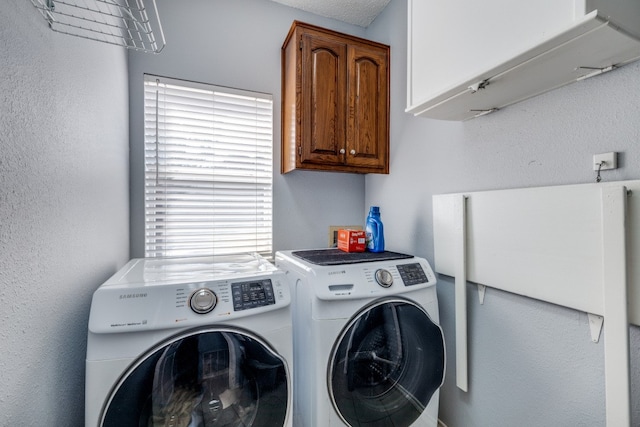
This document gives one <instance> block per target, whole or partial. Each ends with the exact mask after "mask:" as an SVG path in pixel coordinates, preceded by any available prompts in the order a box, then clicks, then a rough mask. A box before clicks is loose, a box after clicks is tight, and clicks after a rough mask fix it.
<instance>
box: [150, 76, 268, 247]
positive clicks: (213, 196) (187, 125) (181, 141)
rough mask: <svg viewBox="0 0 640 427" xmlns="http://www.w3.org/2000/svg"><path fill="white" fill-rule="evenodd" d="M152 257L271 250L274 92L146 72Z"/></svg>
mask: <svg viewBox="0 0 640 427" xmlns="http://www.w3.org/2000/svg"><path fill="white" fill-rule="evenodd" d="M144 109H145V114H144V129H145V135H144V143H145V256H146V257H159V256H194V255H227V254H236V253H243V252H258V253H260V254H261V255H264V256H267V257H271V255H272V207H273V202H272V194H273V174H272V170H273V166H272V164H273V162H272V158H273V153H272V147H273V100H272V97H271V96H270V95H265V94H262V93H252V92H247V91H241V90H235V89H228V88H220V87H215V86H211V85H205V84H200V83H193V82H187V81H181V80H175V79H167V78H164V77H156V76H151V75H145V84H144Z"/></svg>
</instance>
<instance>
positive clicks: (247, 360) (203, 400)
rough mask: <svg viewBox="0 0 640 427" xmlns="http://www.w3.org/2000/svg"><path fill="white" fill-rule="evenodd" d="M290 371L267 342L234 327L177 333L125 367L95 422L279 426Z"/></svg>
mask: <svg viewBox="0 0 640 427" xmlns="http://www.w3.org/2000/svg"><path fill="white" fill-rule="evenodd" d="M288 376H289V372H288V370H287V366H286V363H285V361H284V359H283V358H282V357H280V356H279V355H278V354H277V353H276V352H275V351H273V350H272V349H271V348H270V346H269V345H267V344H266V343H264V342H263V341H261V340H260V339H259V338H257V337H255V336H251V335H249V334H247V333H244V332H242V331H238V330H226V329H220V328H215V329H214V328H211V329H204V330H203V329H198V330H192V331H189V332H186V333H184V334H180V335H179V336H177V337H174V338H173V339H171V340H170V341H169V342H166V343H163V344H162V345H160V346H158V347H157V348H155V349H153V350H152V351H150V352H149V353H148V354H147V355H145V356H144V357H142V358H140V360H138V361H137V362H136V363H134V364H133V365H132V366H131V368H130V369H129V370H128V371H127V372H126V373H125V375H123V377H122V379H121V380H120V381H119V383H118V385H117V386H116V387H115V389H114V391H113V392H112V394H111V397H110V399H109V400H108V401H107V404H106V405H105V408H104V409H103V411H102V416H101V423H100V426H103V427H122V426H140V427H142V426H144V427H188V426H189V427H221V426H225V427H227V426H228V427H240V426H255V427H259V426H264V427H273V426H282V425H284V423H285V420H286V418H287V413H288V411H289V393H290V390H289V381H288Z"/></svg>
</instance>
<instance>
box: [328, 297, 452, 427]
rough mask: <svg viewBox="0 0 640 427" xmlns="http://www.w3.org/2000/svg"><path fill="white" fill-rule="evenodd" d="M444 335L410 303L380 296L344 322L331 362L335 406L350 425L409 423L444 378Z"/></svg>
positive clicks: (400, 425) (395, 426) (397, 426)
mask: <svg viewBox="0 0 640 427" xmlns="http://www.w3.org/2000/svg"><path fill="white" fill-rule="evenodd" d="M444 368H445V349H444V337H443V334H442V330H441V328H440V326H439V325H437V324H435V323H434V322H433V321H432V320H431V319H430V318H429V315H428V314H427V312H426V311H425V310H424V309H423V308H422V307H420V306H419V305H417V304H415V303H414V302H412V301H409V300H405V299H400V298H394V299H381V300H378V301H376V302H374V303H373V304H371V305H369V306H367V307H365V308H364V309H363V310H361V311H360V312H359V313H358V314H356V315H355V316H354V317H353V318H352V319H351V321H350V322H349V323H348V324H347V325H346V327H345V329H344V330H343V331H342V333H341V334H340V336H339V338H338V340H337V341H336V343H335V346H334V348H333V351H332V353H331V358H330V360H329V370H328V379H327V382H328V385H329V394H330V396H331V400H332V402H333V405H334V408H335V409H336V411H337V412H338V414H339V415H340V417H341V418H342V420H343V421H344V422H345V423H347V424H348V425H350V426H360V427H373V426H375V427H384V426H389V427H408V426H411V425H412V424H413V423H414V422H415V421H416V420H417V419H418V417H420V415H421V414H422V413H423V411H424V409H425V408H426V406H427V404H428V403H429V400H430V399H431V397H432V396H433V394H434V393H435V391H436V390H437V389H438V388H439V387H440V386H441V385H442V382H443V380H444Z"/></svg>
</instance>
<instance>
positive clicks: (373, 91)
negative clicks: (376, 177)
mask: <svg viewBox="0 0 640 427" xmlns="http://www.w3.org/2000/svg"><path fill="white" fill-rule="evenodd" d="M348 55H349V87H348V92H349V116H348V124H347V146H346V151H347V152H346V161H345V163H346V164H347V165H349V166H355V167H365V168H376V169H381V171H380V172H384V173H388V162H387V153H388V151H389V67H388V62H389V55H388V51H387V50H386V49H376V48H374V47H371V46H367V45H357V44H354V45H352V46H349V51H348Z"/></svg>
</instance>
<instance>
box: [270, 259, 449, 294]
mask: <svg viewBox="0 0 640 427" xmlns="http://www.w3.org/2000/svg"><path fill="white" fill-rule="evenodd" d="M276 265H277V266H278V267H279V268H280V269H282V270H284V271H288V270H292V271H297V272H299V274H300V275H301V277H304V278H305V280H306V281H308V282H309V289H312V291H313V292H314V293H315V295H316V297H317V298H318V299H321V300H342V299H360V298H371V297H381V296H386V295H401V294H403V293H408V292H413V291H416V290H419V289H423V288H427V287H430V286H434V285H435V284H436V282H437V280H436V275H435V273H434V272H433V270H432V269H431V266H430V265H429V263H428V262H427V260H426V259H424V258H420V257H410V258H404V259H393V260H386V261H373V262H359V263H352V264H336V265H316V264H312V263H310V262H307V261H305V260H301V259H299V258H298V257H295V256H292V254H291V251H282V252H279V253H277V254H276Z"/></svg>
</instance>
